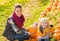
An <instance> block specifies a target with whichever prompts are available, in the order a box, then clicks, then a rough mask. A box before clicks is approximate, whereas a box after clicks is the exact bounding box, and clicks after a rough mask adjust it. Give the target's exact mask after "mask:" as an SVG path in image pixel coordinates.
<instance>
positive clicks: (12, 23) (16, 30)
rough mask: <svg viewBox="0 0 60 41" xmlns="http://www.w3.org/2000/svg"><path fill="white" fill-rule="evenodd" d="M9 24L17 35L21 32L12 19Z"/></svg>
mask: <svg viewBox="0 0 60 41" xmlns="http://www.w3.org/2000/svg"><path fill="white" fill-rule="evenodd" d="M9 22H10V24H11V26H12V29H13V30H14V31H15V32H16V33H18V30H19V29H18V27H17V26H16V25H15V24H14V22H13V20H12V19H10V20H9Z"/></svg>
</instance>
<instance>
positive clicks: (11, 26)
mask: <svg viewBox="0 0 60 41" xmlns="http://www.w3.org/2000/svg"><path fill="white" fill-rule="evenodd" d="M24 21H25V19H24V16H23V14H22V6H21V5H16V6H15V8H14V12H13V14H12V16H11V17H10V18H8V20H7V24H6V28H5V31H4V33H3V36H4V37H6V38H7V39H8V40H10V41H14V40H16V39H18V40H19V41H23V40H25V39H28V38H29V37H26V36H27V35H24V34H21V32H23V30H24V29H22V28H23V25H24ZM21 29H22V31H21Z"/></svg>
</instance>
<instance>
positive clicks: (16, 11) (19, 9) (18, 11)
mask: <svg viewBox="0 0 60 41" xmlns="http://www.w3.org/2000/svg"><path fill="white" fill-rule="evenodd" d="M15 13H16V15H18V16H20V15H22V8H15Z"/></svg>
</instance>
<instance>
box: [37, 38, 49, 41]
mask: <svg viewBox="0 0 60 41" xmlns="http://www.w3.org/2000/svg"><path fill="white" fill-rule="evenodd" d="M38 41H50V39H49V38H47V39H38Z"/></svg>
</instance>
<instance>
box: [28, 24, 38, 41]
mask: <svg viewBox="0 0 60 41" xmlns="http://www.w3.org/2000/svg"><path fill="white" fill-rule="evenodd" d="M37 25H38V24H37V23H34V24H33V25H32V26H30V27H29V28H28V31H29V32H30V35H31V39H30V40H31V41H37Z"/></svg>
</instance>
